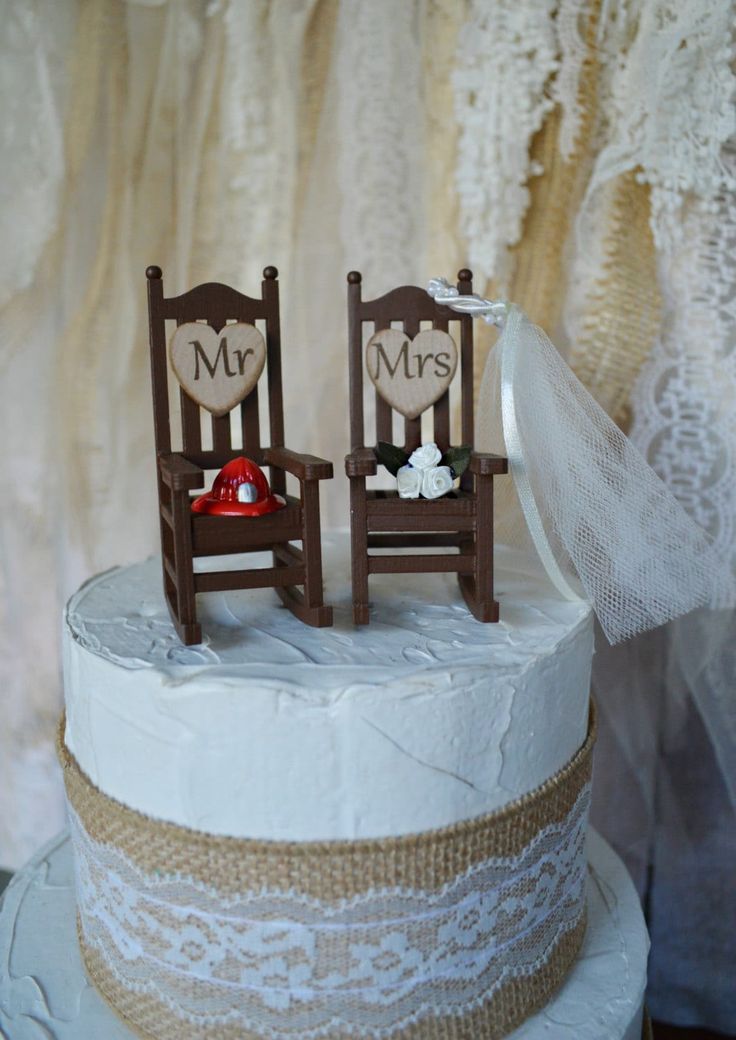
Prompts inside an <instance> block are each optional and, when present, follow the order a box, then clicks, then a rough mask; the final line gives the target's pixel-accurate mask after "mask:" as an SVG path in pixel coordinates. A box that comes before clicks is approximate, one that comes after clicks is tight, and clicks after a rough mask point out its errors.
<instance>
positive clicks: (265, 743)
mask: <svg viewBox="0 0 736 1040" xmlns="http://www.w3.org/2000/svg"><path fill="white" fill-rule="evenodd" d="M324 541H325V546H324V552H325V565H324V566H325V575H326V595H327V599H328V601H329V602H331V603H333V604H334V605H335V608H336V609H335V625H334V627H333V628H327V629H312V628H308V627H307V626H305V625H302V624H301V623H300V622H299V621H297V620H296V619H295V618H294V617H292V615H291V614H290V613H289V612H288V611H287V610H286V609H285V608H284V607H282V606H281V605H280V603H279V602H278V600H277V599H276V596H275V594H274V593H273V591H272V590H268V589H265V590H257V591H238V592H228V593H210V594H205V595H201V596H199V597H198V607H199V614H200V620H201V622H202V627H203V631H204V633H205V642H204V643H203V645H202V646H198V647H184V646H182V645H181V643H180V642H179V640H178V638H177V636H176V634H175V632H174V629H173V626H172V625H171V622H170V620H169V617H168V613H167V610H166V606H165V603H164V599H163V593H162V588H161V575H160V569H159V563H158V561H157V560H149V561H147V562H145V563H141V564H136V565H133V566H130V567H125V568H122V569H118V570H114V571H110V572H108V573H106V574H103V575H100V576H98V577H97V578H94V579H93V580H92V581H90V582H89V583H88V584H86V585H85V586H83V588H82V589H81V590H80V591H79V592H78V593H77V594H76V595H75V596H74V597H73V598H72V599H71V601H70V603H69V606H68V608H67V623H66V628H65V687H66V710H67V727H66V742H67V745H68V747H69V749H70V750H71V752H72V753H73V754H74V755H75V757H76V758H77V760H78V762H79V764H80V766H81V767H82V769H83V770H84V772H85V773H86V774H87V775H88V776H89V778H90V779H91V780H92V782H93V783H95V784H96V785H97V786H98V787H100V788H101V789H102V790H103V791H104V792H105V793H106V794H107V795H109V796H111V797H113V798H116V799H118V800H119V801H121V802H123V803H125V804H126V805H129V806H131V807H133V808H135V809H138V810H140V811H142V812H145V813H147V814H149V815H152V816H155V817H158V818H160V819H164V820H170V821H172V822H174V823H179V824H183V825H185V826H189V827H194V828H197V829H200V830H206V831H209V832H212V833H215V834H229V835H233V836H236V837H256V838H272V839H292V840H308V839H330V838H353V837H382V836H386V835H391V834H404V833H410V832H413V831H417V830H424V829H429V828H432V827H439V826H444V825H446V824H450V823H453V822H455V821H457V820H460V819H466V818H470V817H473V816H476V815H479V814H481V813H484V812H487V811H489V810H492V809H496V808H499V807H501V806H503V805H504V804H506V803H507V802H509V801H511V800H513V799H514V798H517V797H518V796H520V795H522V794H525V793H526V792H528V791H530V790H532V789H533V788H534V787H536V786H538V785H539V784H540V783H542V782H543V781H544V780H546V779H547V778H548V777H550V776H551V775H552V774H553V773H555V772H556V771H557V770H558V769H559V768H560V767H561V766H563V765H564V764H565V762H567V761H568V760H569V759H570V758H571V757H572V755H573V754H574V753H575V751H576V750H577V749H578V748H579V746H580V745H581V744H582V742H583V740H584V738H585V732H586V726H587V700H588V691H589V681H590V664H591V654H592V640H593V636H592V618H591V613H590V610H589V608H588V607H587V605H585V604H582V603H569V602H563V601H561V600H560V599H559V597H558V596H557V594H556V593H555V592H554V591H553V590H550V589H549V587H548V585H547V584H546V583H545V582H544V581H543V580H542V579H541V578H539V577H535V576H534V575H533V574H532V573H530V571H529V569H528V565H527V564H526V562H525V559H524V557H522V556H521V555H518V554H514V553H512V552H511V551H510V550H506V549H504V548H503V547H501V548H499V549H498V550H497V554H496V594H497V598H498V599H499V601H500V609H501V621H500V622H499V623H498V624H487V625H483V624H480V623H478V622H476V621H475V620H474V619H473V617H472V616H471V615H470V613H469V612H468V610H467V609H466V607H465V605H464V604H463V602H462V599H461V597H460V595H459V592H458V589H457V584H456V581H455V579H454V576H451V575H416V576H415V575H386V576H381V577H379V578H374V579H373V582H372V585H371V593H372V597H373V607H372V610H371V624H370V625H369V626H367V627H363V628H354V627H353V625H352V623H351V620H350V607H351V596H350V582H349V554H348V545H347V539H346V538H345V537H343V536H338V535H336V536H330V537H327V538H325V540H324ZM253 560H254V558H253V557H251V559H250V563H251V565H252V563H253ZM267 562H268V561H267V560H266V558H265V557H264V560H263V564H267ZM220 565H221V564H220Z"/></svg>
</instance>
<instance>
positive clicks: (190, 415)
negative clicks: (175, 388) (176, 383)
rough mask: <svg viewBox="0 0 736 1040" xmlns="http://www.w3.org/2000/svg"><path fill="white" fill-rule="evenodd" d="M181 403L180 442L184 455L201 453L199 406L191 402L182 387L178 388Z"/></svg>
mask: <svg viewBox="0 0 736 1040" xmlns="http://www.w3.org/2000/svg"><path fill="white" fill-rule="evenodd" d="M179 401H180V403H181V441H182V451H183V453H184V454H185V455H188V454H190V453H192V452H196V453H199V452H201V451H202V425H201V421H200V415H199V405H198V404H197V402H196V401H193V400H192V399H191V397H190V396H189V394H188V393H187V392H186V391H185V390H184V388H183V387H179Z"/></svg>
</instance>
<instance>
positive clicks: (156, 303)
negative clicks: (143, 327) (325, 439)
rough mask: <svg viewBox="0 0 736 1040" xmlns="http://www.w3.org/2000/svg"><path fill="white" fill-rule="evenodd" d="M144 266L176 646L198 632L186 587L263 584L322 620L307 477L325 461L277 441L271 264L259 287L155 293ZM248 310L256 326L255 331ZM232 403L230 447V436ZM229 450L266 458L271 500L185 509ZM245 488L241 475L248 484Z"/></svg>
mask: <svg viewBox="0 0 736 1040" xmlns="http://www.w3.org/2000/svg"><path fill="white" fill-rule="evenodd" d="M146 277H147V279H148V310H149V327H150V345H151V374H152V386H153V414H154V428H155V440H156V457H157V467H158V494H159V516H160V527H161V555H162V563H163V581H164V592H165V596H166V600H167V603H168V606H169V611H170V613H171V617H172V620H173V622H174V625H175V627H176V630H177V632H178V634H179V637H180V638H181V640H182V642H183V643H185V644H187V645H190V644H193V643H199V642H201V639H202V631H201V626H200V625H199V623H198V621H197V605H196V594H197V593H198V592H209V591H216V590H217V591H223V590H230V589H255V588H274V589H275V590H276V592H277V593H278V595H279V596H280V598H281V600H282V601H283V603H284V604H285V605H286V606H287V607H288V608H289V609H290V610H291V611H292V612H293V613H294V615H295V616H296V617H298V618H299V619H300V620H301V621H303V622H305V623H306V624H308V625H315V626H319V627H321V626H325V625H331V624H332V608H331V607H329V606H326V605H325V604H324V601H323V591H322V549H321V541H320V514H319V481H321V480H325V479H328V478H330V477H332V463H331V462H328V461H326V460H325V459H320V458H316V457H315V456H313V455H303V454H300V453H297V452H294V451H290V450H289V449H288V448H286V447H284V413H283V400H282V386H281V332H280V320H279V288H278V281H277V278H278V272H277V270H276V268H275V267H266V268H265V270H264V272H263V282H262V288H261V292H262V295H261V297H260V298H255V297H250V296H244V295H242V294H241V293H239V292H237V291H236V290H235V289H231V288H229V287H228V286H226V285H221V284H219V283H216V282H209V283H207V284H204V285H198V286H196V287H195V288H194V289H191V290H190V291H189V292H186V293H183V294H182V295H181V296H174V297H168V298H167V297H165V296H164V291H163V281H162V275H161V269H160V268H159V267H149V268H148V269H147V271H146ZM167 321H170V322H172V323H176V331H175V332H174V335H173V337H172V340H171V347H170V360H171V369H172V371H173V373H174V376H175V378H176V379H177V380H178V383H179V397H180V403H181V443H182V449H181V451H172V428H171V427H172V424H173V423H174V422H175V421H176V420H175V417H174V416H172V414H171V413H170V409H169V389H168V380H169V363H168V360H169V359H167V336H166V322H167ZM257 321H261V322H262V323H263V325H264V326H265V339H264V336H263V335H261V333H260V331H259V330H258V328H257V327H256V326H255V323H256V322H257ZM194 323H196V325H194ZM193 325H194V327H193ZM172 329H173V325H172ZM223 333H225V334H223ZM264 367H265V368H266V371H267V383H268V396H267V401H268V417H269V430H270V441H271V443H270V446H263V445H261V434H260V413H259V376H260V375H261V372H262V370H263V368H264ZM203 409H204V410H205V412H206V413H209V416H208V418H209V420H210V421H211V429H212V446H211V447H205V446H203V443H202V433H201V419H202V415H201V413H202V410H203ZM232 412H235V413H236V419H237V427H238V429H239V430H240V431H241V434H242V448H241V447H233V438H232V437H231V413H232ZM240 456H247V458H248V459H249V460H252V462H254V463H255V464H256V466H258V467H260V466H269V467H270V474H271V492H272V494H271V495H270V496H268V497H269V502H268V503H267V504H266V505H265V506H264V508H265V509H268V510H270V509H271V507H273V510H274V511H268V512H265V513H264V515H253V513H254V511H255V508H256V507H254V509H253V510H251V514H252V515H235V516H233V515H224V516H223V515H208V514H199V513H197V512H193V510H192V505H193V504H194V502H195V499H193V497H192V496H191V494H190V492H191V491H193V490H194V489H197V488H202V487H203V486H204V484H205V474H204V471H205V470H213V469H222V467H225V466H227V465H228V464H230V465H231V466H232V465H237V463H234V460H237V459H238V458H239V457H240ZM254 472H255V475H254V477H253V479H254V480H255V481H256V483H257V482H258V481H259V480H260V482H261V484H262V486H263V487H264V488H266V482H265V480H264V479H263V475H262V474H260V473H258V472H257V471H254ZM287 473H289V474H292V475H293V476H294V477H295V478H297V479H298V481H299V485H300V494H299V497H293V496H291V495H287V494H286V474H287ZM254 487H255V485H254V484H250V485H249V486H248V491H249V492H251V491H253V489H254ZM266 491H267V488H266ZM254 494H255V492H254ZM202 497H205V496H202ZM241 501H243V502H248V501H253V499H252V498H248V497H245V498H243V499H241ZM295 541H298V542H301V543H302V548H301V549H300V548H298V547H296V546H295V545H293V544H291V543H292V542H295ZM262 550H270V551H271V552H272V554H273V566H271V567H266V568H250V569H245V570H242V569H241V570H223V571H208V572H196V571H195V570H194V559H195V558H196V557H206V556H224V555H231V554H236V553H250V552H258V551H262ZM300 587H301V588H300Z"/></svg>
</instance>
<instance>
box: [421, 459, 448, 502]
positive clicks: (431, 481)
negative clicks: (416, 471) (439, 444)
mask: <svg viewBox="0 0 736 1040" xmlns="http://www.w3.org/2000/svg"><path fill="white" fill-rule="evenodd" d="M452 485H453V479H452V470H451V469H450V467H449V466H433V467H432V468H431V469H425V470H423V472H422V494H423V495H424V497H425V498H441V497H442V495H446V494H447V492H448V491H452Z"/></svg>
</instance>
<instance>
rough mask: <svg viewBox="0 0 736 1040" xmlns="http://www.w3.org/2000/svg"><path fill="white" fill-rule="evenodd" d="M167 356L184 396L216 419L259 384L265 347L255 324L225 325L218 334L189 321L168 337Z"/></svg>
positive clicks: (264, 359)
mask: <svg viewBox="0 0 736 1040" xmlns="http://www.w3.org/2000/svg"><path fill="white" fill-rule="evenodd" d="M169 357H170V359H171V367H172V368H173V370H174V373H175V374H176V378H177V379H178V380H179V382H180V383H181V385H182V387H183V389H184V390H185V391H186V393H187V394H188V395H189V396H190V397H191V398H192V400H193V401H196V402H197V404H199V405H201V406H202V407H203V408H206V409H207V411H208V412H212V414H213V415H216V416H219V415H225V414H226V413H227V412H229V411H230V409H231V408H234V407H235V405H236V404H239V403H240V401H242V400H243V399H244V398H246V397H247V396H248V394H249V393H250V392H251V390H252V389H253V387H254V386H255V385H256V383H257V382H258V377H259V376H260V374H261V372H262V371H263V366H264V365H265V363H266V344H265V343H264V341H263V336H262V335H261V334H260V332H259V331H258V329H257V328H256V327H255V326H254V325H246V324H243V323H241V322H239V323H238V324H236V325H225V326H224V327H223V328H222V329H221V330H220V332H219V333H218V332H215V330H214V329H213V328H211V327H210V326H209V325H204V324H203V323H202V322H199V321H190V322H187V324H186V325H180V326H179V328H178V329H177V330H176V332H175V333H174V335H173V336H172V337H171V342H170V344H169Z"/></svg>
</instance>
